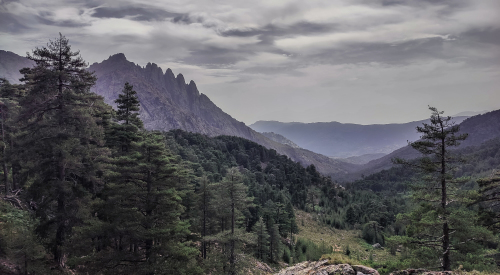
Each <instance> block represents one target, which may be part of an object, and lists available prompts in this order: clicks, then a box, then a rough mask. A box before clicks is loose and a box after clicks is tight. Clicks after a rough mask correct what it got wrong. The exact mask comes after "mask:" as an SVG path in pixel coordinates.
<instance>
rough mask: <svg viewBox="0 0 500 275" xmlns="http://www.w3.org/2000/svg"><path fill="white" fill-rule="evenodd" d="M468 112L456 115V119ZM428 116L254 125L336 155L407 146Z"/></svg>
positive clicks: (458, 119)
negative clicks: (394, 120) (385, 120)
mask: <svg viewBox="0 0 500 275" xmlns="http://www.w3.org/2000/svg"><path fill="white" fill-rule="evenodd" d="M466 118H467V117H466V116H461V117H455V118H454V121H455V122H456V123H460V122H462V121H463V120H464V119H466ZM423 122H428V120H421V121H413V122H408V123H402V124H373V125H359V124H351V123H340V122H316V123H300V122H279V121H257V122H256V123H254V124H252V125H250V128H252V129H254V130H255V131H257V132H274V133H276V134H280V135H282V136H284V137H285V138H287V139H289V140H291V141H292V142H294V143H296V144H297V145H298V146H300V147H302V148H304V149H307V150H311V151H313V152H316V153H319V154H323V155H325V156H329V157H332V158H349V157H353V156H362V155H372V154H389V153H391V152H393V151H394V150H397V149H399V148H401V147H404V146H406V145H407V144H408V142H407V141H415V140H417V139H419V138H420V136H419V134H418V133H417V131H416V130H415V128H416V127H417V126H418V125H422V123H423Z"/></svg>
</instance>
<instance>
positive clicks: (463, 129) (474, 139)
mask: <svg viewBox="0 0 500 275" xmlns="http://www.w3.org/2000/svg"><path fill="white" fill-rule="evenodd" d="M460 133H468V134H469V136H468V137H467V139H466V140H464V141H462V143H461V144H460V146H459V147H458V148H465V147H468V146H477V145H481V144H482V143H484V142H486V141H488V140H491V139H494V138H497V137H500V110H496V111H492V112H488V113H486V114H482V115H477V116H473V117H470V118H467V119H466V120H464V121H463V122H462V123H460ZM419 156H420V153H419V152H418V151H416V150H415V149H413V148H412V147H410V146H405V147H403V148H400V149H398V150H396V151H394V152H392V153H390V154H388V155H386V156H383V157H382V158H379V159H376V160H373V161H370V162H368V163H367V164H365V165H364V166H362V168H361V169H360V170H359V171H358V172H356V173H354V174H352V178H357V177H358V176H359V175H361V174H364V175H369V174H372V173H375V172H378V171H381V170H383V169H389V168H391V167H392V166H393V164H392V161H391V159H393V158H395V157H399V158H403V159H414V158H417V157H419Z"/></svg>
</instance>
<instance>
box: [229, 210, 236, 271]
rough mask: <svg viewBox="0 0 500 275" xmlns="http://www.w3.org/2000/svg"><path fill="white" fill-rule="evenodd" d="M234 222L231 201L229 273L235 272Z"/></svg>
mask: <svg viewBox="0 0 500 275" xmlns="http://www.w3.org/2000/svg"><path fill="white" fill-rule="evenodd" d="M234 223H235V213H234V202H232V203H231V256H230V257H229V265H230V269H231V272H230V273H231V275H234V274H236V271H235V266H234V265H235V256H234V246H235V242H234Z"/></svg>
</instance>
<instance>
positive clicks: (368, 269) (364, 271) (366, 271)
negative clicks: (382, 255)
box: [352, 265, 380, 275]
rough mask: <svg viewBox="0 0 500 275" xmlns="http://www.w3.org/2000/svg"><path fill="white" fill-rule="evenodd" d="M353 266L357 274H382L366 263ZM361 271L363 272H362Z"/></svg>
mask: <svg viewBox="0 0 500 275" xmlns="http://www.w3.org/2000/svg"><path fill="white" fill-rule="evenodd" d="M352 268H353V269H354V270H355V271H356V273H357V275H361V274H363V275H368V274H370V275H380V274H379V273H378V271H377V270H376V269H373V268H371V267H367V266H364V265H353V266H352ZM360 273H361V274H360Z"/></svg>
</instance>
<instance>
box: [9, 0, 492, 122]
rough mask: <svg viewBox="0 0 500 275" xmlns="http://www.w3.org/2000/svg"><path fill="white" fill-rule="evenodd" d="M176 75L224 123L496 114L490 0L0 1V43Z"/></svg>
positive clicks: (400, 119)
mask: <svg viewBox="0 0 500 275" xmlns="http://www.w3.org/2000/svg"><path fill="white" fill-rule="evenodd" d="M59 32H61V33H62V34H63V35H65V36H66V37H67V38H69V39H70V44H71V45H72V46H73V49H80V51H81V55H82V57H83V58H84V59H85V60H86V61H87V62H90V63H93V62H101V61H102V60H104V59H107V58H108V57H109V56H110V55H112V54H115V53H120V52H121V53H124V54H125V55H126V57H127V59H128V60H129V61H133V62H135V63H137V64H139V65H141V66H145V65H146V64H147V62H152V63H157V64H158V65H159V66H160V67H162V68H163V70H164V71H165V70H166V68H172V70H173V71H174V74H178V73H182V74H183V75H184V77H185V78H186V80H187V81H189V80H191V79H192V80H194V81H195V82H196V83H197V86H198V89H199V90H200V92H201V93H204V94H206V95H208V96H209V97H210V99H212V101H214V103H215V104H217V105H218V106H219V107H220V108H221V109H222V110H224V111H225V112H227V113H229V114H230V115H232V116H233V117H234V118H236V119H238V120H240V121H243V122H245V123H247V124H251V123H253V122H255V121H257V120H278V121H285V122H289V121H300V122H317V121H339V122H351V123H360V124H373V123H393V122H407V121H412V120H420V119H424V118H426V117H428V116H429V114H430V113H429V111H428V110H427V105H431V106H436V107H437V108H439V109H442V110H444V111H446V113H445V114H450V115H453V114H455V113H458V112H462V111H482V110H495V109H500V1H499V0H467V1H466V0H325V1H314V0H298V1H293V0H291V1H283V0H279V1H275V0H263V1H259V0H252V1H248V0H243V1H239V0H227V1H208V0H207V1H201V0H200V1H189V0H161V1H160V0H156V1H153V0H150V1H133V0H130V1H100V0H90V1H58V0H55V1H39V0H27V1H23V0H22V1H9V0H0V49H2V50H8V51H12V52H15V53H17V54H19V55H23V56H24V55H26V52H27V51H31V49H33V48H34V47H36V46H43V45H45V44H46V42H47V41H48V40H49V39H54V38H56V37H57V36H58V33H59Z"/></svg>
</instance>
